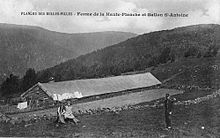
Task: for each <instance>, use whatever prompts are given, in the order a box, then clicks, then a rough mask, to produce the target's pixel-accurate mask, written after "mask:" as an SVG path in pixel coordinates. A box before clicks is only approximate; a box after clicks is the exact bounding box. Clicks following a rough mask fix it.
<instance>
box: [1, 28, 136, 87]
mask: <svg viewBox="0 0 220 138" xmlns="http://www.w3.org/2000/svg"><path fill="white" fill-rule="evenodd" d="M133 36H135V34H132V33H125V32H97V33H82V34H80V33H79V34H77V33H76V34H65V33H58V32H53V31H49V30H46V29H43V28H40V27H35V26H22V25H11V24H0V65H1V66H0V83H1V81H2V80H3V79H4V78H5V77H6V76H8V75H9V74H10V73H14V74H16V75H20V76H21V75H23V74H24V73H25V71H26V70H27V69H28V68H34V69H35V70H42V69H45V68H48V67H52V66H54V65H56V64H59V63H61V62H64V61H66V60H67V59H71V58H76V57H78V56H80V55H82V54H86V53H89V52H91V51H93V50H96V49H100V48H104V47H106V46H109V45H113V44H116V43H118V42H121V41H124V40H126V39H128V38H131V37H133Z"/></svg>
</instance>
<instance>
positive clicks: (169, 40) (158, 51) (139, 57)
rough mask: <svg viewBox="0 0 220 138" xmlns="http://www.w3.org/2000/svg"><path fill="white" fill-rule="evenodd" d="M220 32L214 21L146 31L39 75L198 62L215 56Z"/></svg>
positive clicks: (73, 75)
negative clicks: (188, 61)
mask: <svg viewBox="0 0 220 138" xmlns="http://www.w3.org/2000/svg"><path fill="white" fill-rule="evenodd" d="M219 36H220V26H219V25H215V24H206V25H205V24H203V25H193V26H186V27H180V28H175V29H172V30H163V31H157V32H152V33H147V34H143V35H140V36H137V37H134V38H131V39H128V40H126V41H124V42H121V43H118V44H115V45H112V46H109V47H106V48H104V49H101V50H97V51H94V52H92V53H89V54H86V55H83V56H80V57H78V58H76V59H72V60H69V61H67V62H64V63H62V64H59V65H57V66H54V67H52V68H49V69H46V70H44V71H41V72H39V73H38V77H39V81H44V82H45V81H47V79H48V77H49V76H54V77H55V80H56V81H63V80H72V79H80V78H95V77H104V76H111V75H120V74H121V73H124V72H129V71H139V70H145V69H147V68H149V67H152V66H154V67H157V66H158V67H159V68H160V65H162V64H164V63H176V64H177V65H179V64H181V63H182V60H184V59H192V60H199V62H198V64H200V61H202V60H203V59H206V58H216V57H218V50H219V48H220V37H219ZM213 60H215V59H212V61H213ZM186 64H187V63H186ZM186 66H187V65H186ZM176 68H177V70H178V69H179V68H178V67H176ZM184 69H186V68H184ZM161 70H162V68H161ZM157 74H158V75H159V74H160V72H157ZM158 75H156V77H159V78H161V77H160V75H159V76H158ZM172 75H173V74H172ZM170 76H171V74H170ZM170 76H166V77H164V78H163V77H162V79H167V78H168V77H170Z"/></svg>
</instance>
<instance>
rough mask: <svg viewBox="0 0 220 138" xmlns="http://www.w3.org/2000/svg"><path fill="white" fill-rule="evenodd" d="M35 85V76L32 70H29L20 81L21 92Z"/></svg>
mask: <svg viewBox="0 0 220 138" xmlns="http://www.w3.org/2000/svg"><path fill="white" fill-rule="evenodd" d="M35 83H37V74H36V72H35V70H34V69H32V68H29V69H28V70H27V71H26V73H25V75H24V77H23V80H22V89H23V91H26V90H28V89H29V88H30V87H32V86H33V85H34V84H35Z"/></svg>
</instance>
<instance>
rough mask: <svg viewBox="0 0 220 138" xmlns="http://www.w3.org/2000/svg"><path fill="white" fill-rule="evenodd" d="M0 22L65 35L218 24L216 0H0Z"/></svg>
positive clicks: (219, 10) (219, 13)
mask: <svg viewBox="0 0 220 138" xmlns="http://www.w3.org/2000/svg"><path fill="white" fill-rule="evenodd" d="M29 11H37V12H38V11H54V12H66V11H67V12H119V13H120V12H127V13H149V12H150V13H162V14H164V13H186V14H189V17H187V18H168V17H88V16H86V17H81V16H38V15H36V16H24V15H21V12H29ZM0 22H1V23H10V24H22V25H34V26H41V27H43V28H46V29H49V30H53V31H58V32H67V33H79V32H100V31H125V32H133V33H138V34H142V33H147V32H151V31H155V30H162V29H169V28H175V27H178V26H186V25H193V24H207V23H215V24H220V0H0Z"/></svg>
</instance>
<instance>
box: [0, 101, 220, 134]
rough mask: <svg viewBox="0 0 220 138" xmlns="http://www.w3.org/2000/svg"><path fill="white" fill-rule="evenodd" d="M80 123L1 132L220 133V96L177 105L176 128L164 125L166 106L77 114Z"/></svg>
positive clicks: (24, 125)
mask: <svg viewBox="0 0 220 138" xmlns="http://www.w3.org/2000/svg"><path fill="white" fill-rule="evenodd" d="M77 118H78V119H80V121H81V123H80V124H79V125H77V126H76V125H73V124H66V125H62V126H58V127H56V125H55V123H54V121H55V119H51V120H39V121H38V122H35V123H33V122H27V123H25V122H22V123H20V124H18V125H11V124H6V125H5V124H1V125H0V135H1V136H48V137H153V138H154V137H187V138H188V137H190V138H194V137H198V138H209V137H213V138H218V137H220V124H219V122H220V97H217V98H214V99H212V100H208V101H204V102H201V103H199V104H193V105H176V106H175V107H174V114H173V116H172V124H173V130H171V131H167V130H165V129H164V126H165V124H164V109H163V107H143V108H140V109H128V110H123V111H121V112H120V113H119V114H115V113H111V112H103V113H100V114H94V115H86V114H85V115H78V116H77Z"/></svg>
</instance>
